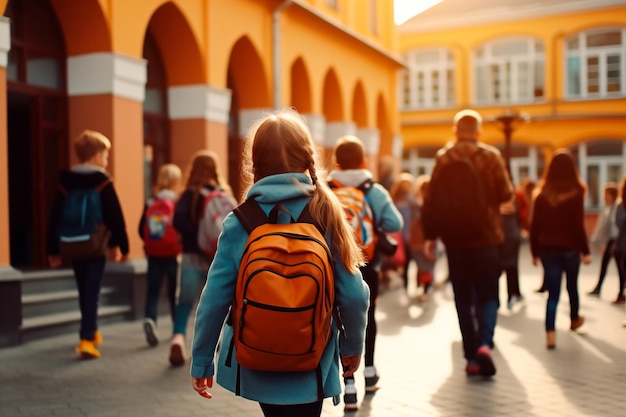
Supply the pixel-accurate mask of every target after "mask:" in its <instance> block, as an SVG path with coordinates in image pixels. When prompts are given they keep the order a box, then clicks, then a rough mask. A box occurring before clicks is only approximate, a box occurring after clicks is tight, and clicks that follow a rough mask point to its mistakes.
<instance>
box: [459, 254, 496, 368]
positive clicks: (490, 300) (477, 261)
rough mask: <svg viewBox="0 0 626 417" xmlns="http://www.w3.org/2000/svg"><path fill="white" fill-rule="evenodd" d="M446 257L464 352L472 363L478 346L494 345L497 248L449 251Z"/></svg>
mask: <svg viewBox="0 0 626 417" xmlns="http://www.w3.org/2000/svg"><path fill="white" fill-rule="evenodd" d="M446 254H447V258H448V271H449V277H450V281H451V282H452V288H453V289H454V302H455V304H456V312H457V316H458V319H459V327H460V329H461V336H462V338H463V353H464V355H465V358H466V359H467V360H473V359H474V357H475V356H476V351H477V350H478V348H479V347H481V346H483V345H486V346H489V347H491V346H493V334H494V330H495V327H496V321H497V317H498V307H499V305H500V303H499V300H498V279H499V277H500V264H499V255H498V247H497V246H486V247H481V248H446Z"/></svg>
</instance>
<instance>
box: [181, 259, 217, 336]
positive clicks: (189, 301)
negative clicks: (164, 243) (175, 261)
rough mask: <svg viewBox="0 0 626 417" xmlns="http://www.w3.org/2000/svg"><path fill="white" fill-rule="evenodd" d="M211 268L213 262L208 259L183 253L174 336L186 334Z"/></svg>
mask: <svg viewBox="0 0 626 417" xmlns="http://www.w3.org/2000/svg"><path fill="white" fill-rule="evenodd" d="M209 266H211V262H210V260H208V259H207V258H206V257H204V256H202V255H197V254H189V253H183V258H182V261H181V266H180V282H179V286H178V302H177V304H176V312H175V313H174V334H183V335H184V334H186V332H187V321H188V320H189V314H190V313H191V309H192V308H193V305H194V304H195V302H196V300H197V299H198V297H199V296H200V292H201V291H202V288H203V287H204V283H205V282H206V278H207V273H208V272H209Z"/></svg>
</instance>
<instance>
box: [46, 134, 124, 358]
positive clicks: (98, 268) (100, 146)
mask: <svg viewBox="0 0 626 417" xmlns="http://www.w3.org/2000/svg"><path fill="white" fill-rule="evenodd" d="M110 148H111V142H110V141H109V139H108V138H107V137H106V136H104V135H103V134H101V133H99V132H95V131H91V130H85V131H84V132H82V133H81V134H80V135H79V136H78V138H77V139H76V140H75V142H74V151H75V152H76V156H77V157H78V160H79V162H80V163H79V164H78V165H76V166H74V167H72V168H71V169H70V170H67V171H62V172H61V173H60V175H59V185H60V187H59V191H58V193H57V195H56V198H55V202H54V204H53V206H52V211H51V213H50V221H49V223H48V236H47V252H48V261H49V263H50V266H51V267H52V268H58V267H60V266H61V264H62V259H61V250H60V233H61V220H62V218H63V214H64V213H63V210H64V200H65V198H66V195H67V194H68V192H69V191H71V190H76V189H97V190H99V192H100V202H101V206H102V207H101V209H102V210H101V211H102V222H103V224H104V225H105V226H106V228H107V229H108V231H109V232H110V238H109V240H108V243H107V246H108V249H109V254H110V257H112V258H113V259H114V258H115V257H116V255H117V253H116V251H115V248H116V247H119V249H120V251H121V253H122V256H121V258H120V259H119V260H118V261H119V262H125V261H126V260H127V259H128V236H127V234H126V224H125V222H124V214H123V213H122V208H121V206H120V203H119V200H118V198H117V194H116V192H115V188H114V187H113V183H112V182H111V179H110V176H109V174H108V173H107V172H106V171H105V169H106V166H107V164H108V157H109V149H110ZM71 261H72V269H73V270H74V277H75V279H76V286H77V287H78V300H79V305H80V313H81V320H80V342H79V344H78V345H77V346H76V352H77V353H78V356H79V357H80V358H83V359H90V358H97V357H100V351H98V349H97V347H96V346H97V345H99V344H100V343H102V335H101V333H100V331H99V330H98V298H99V294H100V286H101V283H102V277H103V275H104V267H105V264H106V253H105V252H104V251H103V252H102V253H98V254H95V255H92V256H90V257H86V258H81V259H72V260H71Z"/></svg>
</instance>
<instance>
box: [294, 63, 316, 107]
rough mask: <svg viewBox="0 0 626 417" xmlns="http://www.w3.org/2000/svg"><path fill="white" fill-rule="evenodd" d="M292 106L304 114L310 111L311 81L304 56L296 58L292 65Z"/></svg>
mask: <svg viewBox="0 0 626 417" xmlns="http://www.w3.org/2000/svg"><path fill="white" fill-rule="evenodd" d="M290 102H291V106H292V107H293V108H295V109H296V110H297V111H298V112H300V113H302V114H306V113H310V112H311V110H312V103H311V82H310V81H309V74H308V71H307V69H306V66H305V65H304V61H303V60H302V58H298V59H296V61H295V62H294V63H293V65H292V66H291V100H290Z"/></svg>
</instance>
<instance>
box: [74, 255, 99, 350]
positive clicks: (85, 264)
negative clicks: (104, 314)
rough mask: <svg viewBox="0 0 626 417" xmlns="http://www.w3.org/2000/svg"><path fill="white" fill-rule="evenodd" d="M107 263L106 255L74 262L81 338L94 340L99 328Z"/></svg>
mask: <svg viewBox="0 0 626 417" xmlns="http://www.w3.org/2000/svg"><path fill="white" fill-rule="evenodd" d="M105 265H106V258H104V257H102V258H97V259H88V260H80V261H73V262H72V269H73V270H74V278H75V280H76V287H77V288H78V305H79V307H80V331H79V335H80V338H81V340H82V339H87V340H93V339H94V333H95V331H96V330H98V302H99V298H100V286H101V285H102V277H103V275H104V266H105Z"/></svg>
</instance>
